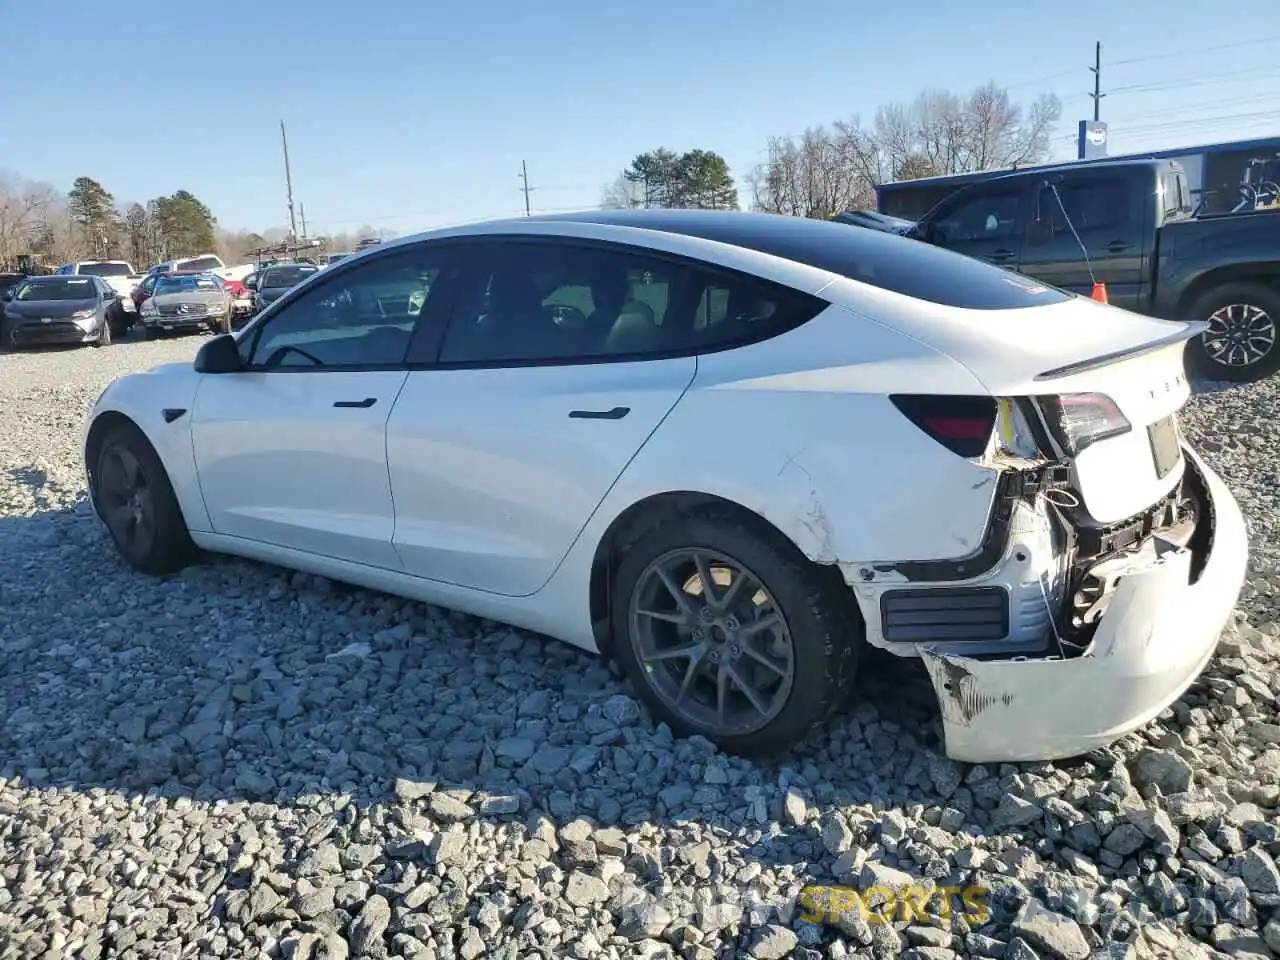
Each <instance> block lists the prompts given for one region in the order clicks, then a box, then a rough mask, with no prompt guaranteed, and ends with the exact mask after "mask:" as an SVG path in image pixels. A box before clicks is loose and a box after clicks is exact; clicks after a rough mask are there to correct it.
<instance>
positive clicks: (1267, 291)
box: [1182, 281, 1280, 383]
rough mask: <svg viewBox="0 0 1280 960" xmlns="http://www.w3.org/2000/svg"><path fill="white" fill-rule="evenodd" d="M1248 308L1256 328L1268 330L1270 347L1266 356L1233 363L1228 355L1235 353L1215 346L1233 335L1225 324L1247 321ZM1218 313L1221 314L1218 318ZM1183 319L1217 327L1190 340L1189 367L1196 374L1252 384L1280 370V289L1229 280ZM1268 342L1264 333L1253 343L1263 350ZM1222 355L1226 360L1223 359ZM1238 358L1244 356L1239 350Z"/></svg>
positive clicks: (1203, 296) (1188, 350)
mask: <svg viewBox="0 0 1280 960" xmlns="http://www.w3.org/2000/svg"><path fill="white" fill-rule="evenodd" d="M1246 310H1247V311H1251V313H1250V314H1249V321H1250V322H1251V323H1253V324H1255V326H1254V329H1255V330H1265V331H1268V335H1269V337H1270V339H1269V346H1268V347H1267V348H1266V350H1265V351H1260V352H1262V355H1261V356H1259V357H1257V358H1256V359H1252V360H1250V361H1249V362H1245V363H1240V362H1236V363H1230V362H1227V360H1226V359H1225V358H1226V357H1230V356H1233V355H1232V354H1230V353H1227V352H1221V351H1218V350H1215V349H1214V348H1213V345H1214V343H1215V341H1217V340H1218V337H1220V336H1222V335H1224V334H1225V335H1227V336H1229V335H1230V332H1231V331H1230V330H1224V328H1223V326H1222V324H1223V323H1224V322H1225V323H1231V322H1235V323H1241V322H1243V321H1244V319H1245V313H1244V312H1245V311H1246ZM1220 311H1221V313H1220ZM1215 314H1219V316H1217V317H1215ZM1182 319H1183V320H1191V321H1198V320H1210V321H1212V322H1213V323H1214V326H1213V328H1211V329H1210V330H1209V331H1207V332H1206V333H1205V334H1203V335H1201V336H1199V337H1196V338H1195V339H1194V340H1191V341H1189V342H1188V343H1187V353H1186V360H1187V367H1188V368H1189V369H1190V370H1191V372H1192V373H1195V374H1197V375H1198V376H1201V377H1204V378H1206V379H1209V380H1226V381H1230V382H1232V383H1248V382H1250V381H1253V380H1261V379H1262V378H1263V377H1269V376H1271V375H1272V374H1274V373H1275V372H1276V371H1277V370H1280V292H1277V291H1276V290H1275V289H1273V288H1271V287H1268V286H1266V285H1265V284H1261V283H1251V282H1247V281H1242V282H1239V283H1226V284H1223V285H1222V286H1220V287H1215V288H1213V289H1212V290H1209V291H1208V292H1206V293H1204V294H1202V295H1201V296H1199V297H1197V298H1196V299H1195V301H1194V302H1193V303H1192V304H1191V306H1190V307H1188V308H1187V310H1186V311H1185V312H1184V314H1183V317H1182ZM1259 325H1260V326H1259ZM1267 342H1268V341H1267V338H1266V337H1265V336H1263V337H1254V338H1251V339H1250V341H1249V344H1250V345H1251V346H1252V347H1253V348H1254V349H1259V350H1260V348H1261V347H1262V346H1263V345H1264V344H1266V343H1267ZM1241 345H1243V344H1241ZM1219 356H1222V357H1224V359H1219ZM1234 357H1235V358H1237V359H1240V358H1242V356H1241V353H1240V352H1239V351H1238V350H1237V351H1236V352H1235V354H1234Z"/></svg>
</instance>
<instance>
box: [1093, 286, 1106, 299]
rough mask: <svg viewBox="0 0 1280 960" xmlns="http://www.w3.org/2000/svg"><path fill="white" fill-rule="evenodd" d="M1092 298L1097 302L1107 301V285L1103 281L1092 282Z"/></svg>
mask: <svg viewBox="0 0 1280 960" xmlns="http://www.w3.org/2000/svg"><path fill="white" fill-rule="evenodd" d="M1093 299H1095V300H1097V301H1098V302H1099V303H1107V302H1108V301H1107V285H1106V284H1105V283H1097V282H1096V281H1095V282H1094V284H1093Z"/></svg>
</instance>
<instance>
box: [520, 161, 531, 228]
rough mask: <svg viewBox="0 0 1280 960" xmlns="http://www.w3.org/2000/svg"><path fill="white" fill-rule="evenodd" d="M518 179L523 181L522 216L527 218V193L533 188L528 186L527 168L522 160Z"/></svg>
mask: <svg viewBox="0 0 1280 960" xmlns="http://www.w3.org/2000/svg"><path fill="white" fill-rule="evenodd" d="M520 179H521V180H523V181H524V215H525V216H526V217H527V216H529V191H530V190H532V189H533V187H531V186H529V166H528V164H526V163H525V162H524V161H523V160H521V161H520Z"/></svg>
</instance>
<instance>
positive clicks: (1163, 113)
mask: <svg viewBox="0 0 1280 960" xmlns="http://www.w3.org/2000/svg"><path fill="white" fill-rule="evenodd" d="M1272 100H1274V101H1276V102H1277V103H1278V104H1280V93H1258V94H1253V95H1252V96H1248V97H1232V98H1231V105H1232V106H1233V107H1234V106H1240V105H1241V104H1246V103H1268V102H1270V101H1272ZM1220 106H1222V97H1215V98H1214V99H1212V100H1201V101H1199V102H1198V103H1183V104H1179V105H1178V106H1176V107H1162V108H1161V109H1159V110H1144V111H1143V112H1142V113H1139V114H1131V115H1129V116H1123V117H1116V118H1114V119H1113V120H1112V122H1113V123H1128V122H1129V121H1131V120H1145V119H1147V118H1148V117H1167V116H1169V115H1170V114H1178V115H1182V114H1185V113H1186V112H1187V111H1188V110H1201V109H1204V108H1206V107H1207V108H1210V109H1212V108H1214V107H1220ZM1071 139H1075V138H1074V136H1073V137H1072V138H1071Z"/></svg>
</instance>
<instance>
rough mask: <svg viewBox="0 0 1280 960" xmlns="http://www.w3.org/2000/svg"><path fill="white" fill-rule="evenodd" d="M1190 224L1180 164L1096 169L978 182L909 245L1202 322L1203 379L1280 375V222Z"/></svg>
mask: <svg viewBox="0 0 1280 960" xmlns="http://www.w3.org/2000/svg"><path fill="white" fill-rule="evenodd" d="M1192 213H1193V211H1192V207H1191V194H1190V190H1189V188H1188V186H1187V177H1186V174H1185V173H1184V172H1183V170H1182V168H1181V166H1180V165H1179V164H1178V163H1177V162H1176V161H1173V160H1123V161H1112V162H1107V161H1091V162H1088V163H1081V164H1063V165H1062V166H1061V167H1060V168H1056V169H1054V170H1034V171H1027V172H1024V173H1011V174H1007V175H1004V176H998V177H992V178H990V179H985V180H981V181H979V182H977V183H976V184H973V185H971V186H968V187H964V188H962V189H960V190H958V191H957V192H956V193H954V194H952V195H951V196H950V197H948V198H947V199H945V200H943V201H942V202H941V203H939V204H938V205H937V206H936V207H934V208H933V209H932V210H931V211H929V213H927V214H926V215H925V216H924V217H923V218H921V219H920V220H919V221H918V222H916V223H915V225H914V227H913V228H910V230H909V231H908V235H910V236H913V237H916V238H917V239H920V240H923V241H925V242H926V243H932V244H936V245H937V246H942V247H946V248H948V249H950V250H956V251H958V252H960V253H964V254H966V255H968V256H972V257H976V258H978V259H981V260H986V261H988V262H990V263H993V264H996V265H998V266H1002V267H1006V268H1008V269H1010V270H1016V271H1018V272H1020V273H1023V274H1026V275H1027V276H1029V277H1034V278H1035V279H1037V280H1040V281H1043V282H1044V283H1049V284H1053V285H1055V286H1058V287H1061V288H1063V289H1066V290H1070V291H1072V292H1075V293H1079V294H1082V295H1085V296H1088V295H1089V294H1090V292H1091V289H1092V286H1093V283H1094V282H1095V281H1096V282H1099V283H1103V284H1105V285H1106V290H1107V297H1108V300H1109V302H1110V303H1111V304H1113V305H1115V306H1119V307H1123V308H1125V309H1128V310H1134V311H1136V312H1138V313H1143V314H1148V315H1151V316H1156V317H1163V318H1165V319H1168V320H1185V321H1205V322H1207V323H1208V324H1209V326H1208V329H1207V330H1206V331H1205V333H1204V334H1203V335H1202V336H1201V337H1198V338H1196V339H1195V340H1193V341H1191V342H1190V344H1189V349H1188V360H1189V362H1190V364H1191V365H1192V368H1193V369H1194V370H1195V372H1197V373H1200V374H1202V375H1204V376H1207V377H1212V378H1216V379H1220V380H1236V381H1243V380H1253V379H1257V378H1259V377H1263V376H1269V375H1271V374H1273V373H1275V372H1276V371H1277V370H1280V213H1277V211H1275V210H1259V211H1248V212H1243V213H1230V212H1228V213H1222V214H1213V215H1202V216H1193V215H1192ZM837 219H843V220H845V221H846V222H849V223H851V224H857V225H860V226H868V227H871V228H873V229H884V230H888V231H890V232H895V231H898V230H900V229H901V228H900V227H899V226H898V224H897V223H894V222H892V221H887V220H886V221H885V222H884V224H877V223H876V222H874V221H873V220H871V219H869V218H866V217H865V216H862V217H861V218H860V217H859V215H857V214H855V215H854V216H852V217H845V216H842V217H838V218H837ZM882 219H883V218H882ZM901 222H902V221H898V223H901Z"/></svg>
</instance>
